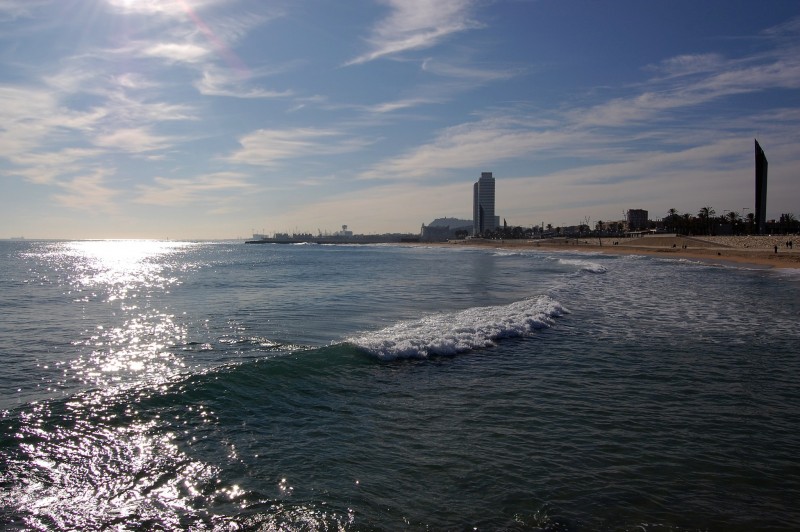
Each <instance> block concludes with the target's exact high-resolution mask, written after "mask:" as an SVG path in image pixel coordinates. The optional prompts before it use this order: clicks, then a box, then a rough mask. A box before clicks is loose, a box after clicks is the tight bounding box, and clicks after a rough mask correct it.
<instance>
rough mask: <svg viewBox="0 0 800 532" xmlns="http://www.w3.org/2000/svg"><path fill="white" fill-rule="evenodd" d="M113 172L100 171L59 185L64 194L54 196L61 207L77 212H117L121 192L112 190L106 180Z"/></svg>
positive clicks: (108, 170)
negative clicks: (117, 200)
mask: <svg viewBox="0 0 800 532" xmlns="http://www.w3.org/2000/svg"><path fill="white" fill-rule="evenodd" d="M112 172H113V170H110V169H99V170H94V171H93V172H92V173H88V174H84V175H81V176H78V177H75V178H72V179H69V180H66V181H62V182H59V183H58V187H59V188H61V189H63V191H64V192H63V193H57V194H54V195H53V199H55V200H56V201H57V202H58V203H60V204H61V205H64V206H66V207H69V208H71V209H76V210H84V211H92V212H96V211H100V212H115V211H116V207H115V206H116V204H117V202H116V201H115V200H116V198H117V197H118V196H119V195H120V191H119V190H115V189H114V188H111V187H110V186H108V184H107V183H106V178H107V177H108V175H109V174H110V173H112Z"/></svg>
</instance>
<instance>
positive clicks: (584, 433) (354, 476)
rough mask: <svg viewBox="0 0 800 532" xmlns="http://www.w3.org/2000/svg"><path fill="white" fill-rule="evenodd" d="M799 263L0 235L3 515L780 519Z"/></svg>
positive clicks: (791, 426) (470, 521)
mask: <svg viewBox="0 0 800 532" xmlns="http://www.w3.org/2000/svg"><path fill="white" fill-rule="evenodd" d="M799 293H800V275H797V274H795V273H794V272H782V271H779V270H771V271H767V270H749V269H744V268H722V267H719V266H711V265H704V264H697V263H691V262H681V261H666V260H656V259H650V258H644V257H614V256H601V255H579V254H561V255H551V254H543V253H535V252H529V253H508V252H502V251H497V250H465V249H440V248H432V249H426V248H420V247H414V248H406V247H391V246H385V247H381V246H367V247H347V246H342V247H337V246H280V245H264V246H245V245H242V244H240V243H170V242H150V241H145V242H138V241H135V242H130V241H119V242H57V243H53V242H41V243H40V242H5V243H0V294H1V295H0V297H1V298H2V299H1V300H0V305H1V306H0V352H1V353H2V359H0V408H2V409H3V414H2V418H0V438H2V439H0V484H1V485H2V492H0V493H1V494H0V523H2V524H3V526H4V527H5V528H11V529H14V528H17V529H85V528H89V529H99V528H103V527H106V528H120V529H131V528H134V529H136V528H138V529H158V528H162V529H201V530H202V529H209V530H217V529H218V530H236V529H239V530H241V529H245V530H276V529H306V530H316V529H321V530H330V529H345V530H375V529H378V530H397V529H407V530H417V529H434V530H440V529H449V530H453V529H457V530H462V529H467V528H478V529H485V530H497V529H504V530H653V531H661V530H754V529H758V530H793V529H796V528H797V526H798V524H799V523H800V510H798V509H797V504H796V500H798V494H800V466H798V459H797V457H798V456H800V435H798V430H797V427H798V426H800V389H798V382H800V381H799V380H798V377H800V363H799V362H798V360H797V359H798V355H797V352H798V351H800V350H798V345H800V343H799V342H798V340H800V329H799V328H798V326H797V320H798V316H799V315H800V297H798V295H799Z"/></svg>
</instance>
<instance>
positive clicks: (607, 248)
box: [417, 235, 800, 269]
mask: <svg viewBox="0 0 800 532" xmlns="http://www.w3.org/2000/svg"><path fill="white" fill-rule="evenodd" d="M793 238H794V237H793V235H781V236H777V237H775V236H731V237H682V236H645V237H641V238H633V239H631V238H604V239H603V240H602V245H601V243H600V242H598V239H596V238H594V239H587V238H581V239H575V238H554V239H544V240H483V239H468V240H451V241H448V242H441V243H426V244H422V243H420V244H417V245H431V244H433V245H437V246H466V247H481V248H485V247H492V248H498V249H518V250H540V251H546V250H549V251H585V252H592V253H607V254H615V255H650V256H656V257H664V258H673V259H689V260H699V261H703V262H710V263H714V264H730V263H735V264H737V265H739V266H743V265H751V266H754V267H759V268H790V269H800V249H794V246H792V249H789V248H787V247H786V245H785V244H786V242H788V241H790V240H792V239H793ZM615 242H616V244H615ZM798 242H800V239H798ZM793 244H794V243H793ZM775 246H778V251H777V253H776V252H775Z"/></svg>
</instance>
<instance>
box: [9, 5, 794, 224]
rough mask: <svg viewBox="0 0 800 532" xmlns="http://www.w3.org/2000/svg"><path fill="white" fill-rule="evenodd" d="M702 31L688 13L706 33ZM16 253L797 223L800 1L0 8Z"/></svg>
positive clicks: (10, 203)
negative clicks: (486, 201)
mask: <svg viewBox="0 0 800 532" xmlns="http://www.w3.org/2000/svg"><path fill="white" fill-rule="evenodd" d="M687 13H691V16H687ZM0 42H2V48H0V50H2V52H0V64H1V65H2V69H0V102H2V106H0V118H1V119H2V124H3V127H2V128H0V172H2V179H1V180H0V193H2V195H3V197H4V208H3V209H2V211H0V238H9V237H16V236H25V237H27V238H236V237H240V236H246V235H248V234H249V233H250V232H251V231H253V230H255V231H258V232H261V231H264V232H276V231H279V232H292V231H294V230H298V231H301V232H312V233H316V232H317V230H318V229H321V230H323V231H331V230H336V229H337V228H339V227H340V226H341V225H342V224H348V225H349V226H350V228H352V229H353V230H354V231H355V232H357V233H364V234H368V233H369V234H379V233H387V232H392V233H395V232H403V233H416V232H417V231H418V230H419V226H420V223H423V222H425V221H427V220H431V219H434V218H438V217H443V216H449V217H456V218H469V217H470V212H469V209H470V205H471V204H472V198H471V192H472V191H471V188H470V187H469V184H470V183H471V182H473V181H474V180H475V177H474V176H475V175H476V173H477V172H480V171H481V170H482V169H485V168H491V169H492V171H493V173H494V174H495V176H498V177H500V178H502V186H498V188H497V191H496V207H497V211H498V212H499V213H501V214H502V218H504V219H506V220H507V221H508V223H509V225H514V226H534V225H540V224H541V223H552V224H553V225H554V226H571V225H577V224H578V223H580V222H581V221H583V220H585V219H591V220H618V219H623V218H624V216H625V212H626V211H627V209H629V208H631V207H641V208H643V209H646V210H648V211H649V212H650V215H651V217H652V218H654V219H655V218H662V217H664V216H666V214H667V211H668V210H669V209H670V208H678V209H680V210H681V211H683V212H690V213H696V212H698V211H699V210H700V209H701V208H702V207H704V206H706V205H711V206H714V207H715V208H717V210H718V211H722V210H723V209H727V210H735V211H738V212H739V213H740V214H742V215H744V214H745V213H746V212H747V211H750V212H753V210H754V208H755V201H754V198H753V171H754V168H753V155H752V154H753V151H752V150H753V144H752V142H753V138H758V141H759V143H760V144H761V146H763V148H764V150H765V151H766V152H767V153H768V154H769V159H770V166H769V198H768V201H767V212H766V218H767V219H774V218H778V217H779V216H780V215H781V214H782V213H786V212H791V213H794V214H796V215H800V186H798V181H800V5H798V4H796V3H791V2H780V1H777V0H771V1H767V2H755V1H751V0H748V1H743V0H735V1H733V2H731V1H722V0H711V1H709V2H704V3H702V4H701V5H698V4H697V3H694V2H689V1H687V0H676V1H674V2H669V3H666V2H665V3H659V4H652V3H648V4H643V3H641V2H636V1H633V0H625V1H622V0H619V1H614V2H611V3H602V4H601V3H585V2H576V1H565V2H558V3H555V2H539V1H525V0H508V1H502V0H497V1H492V2H479V1H477V0H440V1H436V2H434V1H432V0H375V1H366V0H365V1H361V0H356V1H355V2H353V3H349V4H347V6H341V5H337V4H331V3H325V2H318V1H312V0H299V1H296V2H283V1H272V2H262V1H256V0H158V1H156V0H80V1H79V0H58V1H56V0H6V1H5V2H2V3H0Z"/></svg>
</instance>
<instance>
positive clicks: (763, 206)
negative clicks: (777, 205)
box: [755, 140, 767, 235]
mask: <svg viewBox="0 0 800 532" xmlns="http://www.w3.org/2000/svg"><path fill="white" fill-rule="evenodd" d="M755 222H756V232H757V233H758V234H759V235H763V234H764V233H765V232H766V230H767V156H766V155H764V150H762V149H761V146H759V144H758V140H756V220H755Z"/></svg>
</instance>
